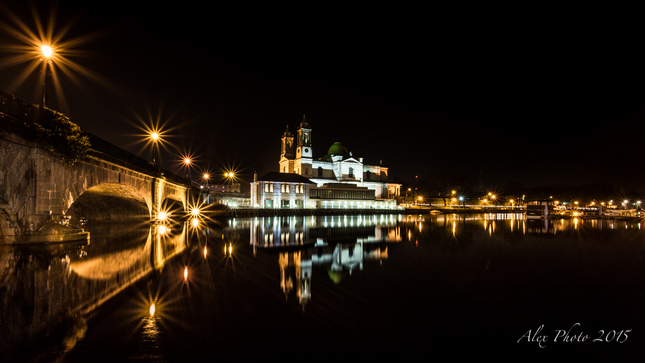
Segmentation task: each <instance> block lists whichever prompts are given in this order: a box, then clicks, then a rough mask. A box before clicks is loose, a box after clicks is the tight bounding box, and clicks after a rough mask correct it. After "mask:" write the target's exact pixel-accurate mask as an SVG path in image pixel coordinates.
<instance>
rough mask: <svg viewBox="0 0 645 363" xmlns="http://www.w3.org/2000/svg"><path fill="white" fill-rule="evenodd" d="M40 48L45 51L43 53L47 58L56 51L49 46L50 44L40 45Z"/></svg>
mask: <svg viewBox="0 0 645 363" xmlns="http://www.w3.org/2000/svg"><path fill="white" fill-rule="evenodd" d="M40 49H41V50H42V51H43V55H44V56H45V58H49V57H51V56H52V54H53V53H54V51H53V50H52V48H51V47H48V46H46V45H43V46H42V47H40Z"/></svg>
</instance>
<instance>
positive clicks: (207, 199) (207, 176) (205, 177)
mask: <svg viewBox="0 0 645 363" xmlns="http://www.w3.org/2000/svg"><path fill="white" fill-rule="evenodd" d="M202 178H204V181H205V182H206V193H207V194H206V204H210V198H211V192H210V190H209V189H208V179H209V178H210V175H208V173H204V175H203V176H202Z"/></svg>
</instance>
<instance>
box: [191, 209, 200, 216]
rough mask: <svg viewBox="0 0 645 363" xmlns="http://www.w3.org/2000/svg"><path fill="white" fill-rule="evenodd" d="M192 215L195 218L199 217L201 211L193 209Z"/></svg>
mask: <svg viewBox="0 0 645 363" xmlns="http://www.w3.org/2000/svg"><path fill="white" fill-rule="evenodd" d="M192 213H193V215H194V216H197V215H199V209H198V208H193V210H192Z"/></svg>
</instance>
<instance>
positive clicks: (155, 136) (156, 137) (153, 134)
mask: <svg viewBox="0 0 645 363" xmlns="http://www.w3.org/2000/svg"><path fill="white" fill-rule="evenodd" d="M150 137H151V138H152V139H153V140H154V141H157V140H159V134H158V133H156V132H153V133H152V134H151V135H150Z"/></svg>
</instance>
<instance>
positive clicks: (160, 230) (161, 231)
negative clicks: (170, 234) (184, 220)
mask: <svg viewBox="0 0 645 363" xmlns="http://www.w3.org/2000/svg"><path fill="white" fill-rule="evenodd" d="M166 230H167V228H166V226H159V227H158V228H157V231H159V234H164V233H166Z"/></svg>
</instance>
